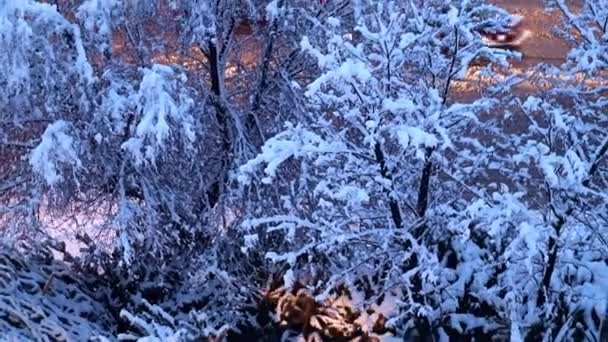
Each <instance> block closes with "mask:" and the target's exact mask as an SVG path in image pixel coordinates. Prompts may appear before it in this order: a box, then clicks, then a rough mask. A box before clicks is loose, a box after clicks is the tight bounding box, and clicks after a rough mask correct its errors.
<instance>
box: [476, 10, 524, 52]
mask: <svg viewBox="0 0 608 342" xmlns="http://www.w3.org/2000/svg"><path fill="white" fill-rule="evenodd" d="M522 22H523V17H520V16H513V19H512V21H511V23H510V24H509V25H508V26H507V27H504V28H498V29H497V28H489V27H486V28H481V29H479V30H478V32H479V34H480V35H481V38H482V39H483V41H484V43H485V44H486V45H487V46H488V47H491V48H498V49H509V50H517V49H518V48H519V47H520V46H521V45H522V43H523V42H524V41H526V40H527V39H528V38H529V37H530V31H528V30H526V29H524V28H523V24H522Z"/></svg>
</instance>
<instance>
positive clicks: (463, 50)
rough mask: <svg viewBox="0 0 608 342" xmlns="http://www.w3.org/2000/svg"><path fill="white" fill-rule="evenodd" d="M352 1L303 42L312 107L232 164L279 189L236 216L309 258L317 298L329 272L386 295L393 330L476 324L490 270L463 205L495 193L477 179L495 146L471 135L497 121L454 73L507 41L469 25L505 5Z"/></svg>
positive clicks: (500, 20) (504, 18)
mask: <svg viewBox="0 0 608 342" xmlns="http://www.w3.org/2000/svg"><path fill="white" fill-rule="evenodd" d="M349 6H350V7H349V8H350V11H351V17H331V16H330V17H327V18H325V20H324V21H322V22H315V25H316V26H318V27H319V29H318V30H317V31H316V33H315V34H314V35H312V34H311V35H308V36H305V37H303V39H302V40H301V42H300V46H301V48H302V50H303V51H305V52H307V53H308V54H309V55H310V57H311V58H313V59H315V60H316V62H317V67H318V76H317V77H316V78H314V79H313V80H311V81H310V82H307V83H305V84H302V85H301V86H302V93H303V96H305V97H306V98H307V100H308V103H307V104H308V106H307V110H308V111H309V119H308V121H307V122H298V123H288V124H287V125H286V127H285V130H284V131H283V132H281V133H280V134H278V135H276V136H274V137H273V138H271V139H269V140H268V141H267V143H266V144H265V145H264V146H263V147H262V152H261V153H260V154H259V155H258V156H257V157H256V158H254V159H252V160H251V161H249V162H248V163H247V164H245V165H243V166H242V167H241V168H240V173H239V177H240V180H241V182H242V183H243V184H245V185H247V186H254V187H264V186H271V187H274V188H278V189H279V193H278V194H277V197H278V200H277V201H276V202H277V203H279V205H278V206H277V207H274V208H266V207H262V208H260V210H259V213H258V214H257V215H258V216H257V217H253V218H251V219H249V220H246V221H245V222H244V223H243V226H244V227H245V228H246V230H247V231H248V233H249V234H250V235H249V241H252V243H251V245H252V246H250V248H249V249H251V250H253V251H255V249H256V247H257V248H260V249H261V250H262V251H264V252H265V255H266V257H267V258H269V259H271V260H272V261H274V262H282V263H287V264H288V265H289V266H290V269H293V270H295V272H296V273H298V272H301V271H302V269H306V272H307V273H310V274H312V278H313V279H314V281H313V282H312V283H309V285H310V286H311V288H312V289H313V290H312V291H314V292H315V294H316V295H317V299H319V300H322V299H324V298H326V297H327V296H328V295H330V293H331V291H332V290H333V289H334V287H335V286H336V285H338V284H346V285H347V286H348V287H350V288H351V289H352V290H353V291H356V292H359V293H365V295H364V296H363V297H364V298H363V301H364V302H365V301H374V300H375V299H377V298H378V297H380V296H384V298H386V297H390V298H391V299H392V300H395V301H397V303H398V306H399V307H400V309H399V310H398V314H396V315H394V316H393V318H392V320H391V321H390V322H391V323H392V325H393V326H394V327H395V328H396V329H397V330H398V331H399V333H400V334H425V335H428V334H437V336H441V335H442V334H456V335H457V334H461V335H466V336H478V337H479V336H483V335H482V334H483V332H484V331H488V330H487V329H485V328H484V327H483V326H484V325H488V326H499V325H501V324H502V323H500V322H499V320H500V319H501V317H500V316H499V315H498V314H497V313H496V312H493V311H491V310H484V309H483V308H481V309H480V308H479V307H483V305H486V304H488V303H491V301H492V300H493V298H492V297H491V295H490V294H487V293H486V292H484V290H483V289H484V287H485V286H490V284H488V283H489V282H490V281H491V280H490V279H492V278H493V277H492V276H491V275H488V276H486V275H481V276H476V275H474V272H473V270H474V269H476V268H479V267H485V264H487V263H489V262H490V260H488V258H491V255H489V253H487V252H485V251H484V250H483V249H484V248H487V246H482V245H481V244H483V243H484V241H475V239H472V236H473V235H475V234H481V233H483V232H479V231H477V230H482V229H473V228H474V227H472V226H473V225H471V226H467V225H461V224H460V219H461V211H462V210H463V209H464V208H466V207H467V205H468V203H469V201H468V200H469V199H470V198H471V197H473V198H479V200H480V201H482V202H484V201H489V202H492V201H493V200H492V199H491V198H488V197H489V196H488V195H489V194H490V193H486V192H484V191H482V190H480V188H479V186H477V185H476V182H477V181H478V180H479V179H478V178H479V177H482V176H484V173H485V172H487V169H488V167H489V166H490V161H491V159H490V156H491V154H492V153H493V151H492V148H491V147H490V146H484V144H483V143H482V142H481V141H482V139H481V137H482V136H484V135H486V136H488V135H492V134H493V133H494V127H493V126H492V123H491V122H483V120H482V119H481V117H480V115H479V113H481V112H484V111H487V110H492V109H493V108H494V107H495V106H497V102H498V100H495V99H490V98H480V99H478V100H474V101H471V102H461V101H459V99H458V97H457V95H458V93H456V92H454V91H453V87H454V84H455V82H456V81H459V80H463V79H464V78H465V75H466V71H467V70H468V67H469V65H470V64H471V62H473V61H474V60H476V59H479V58H486V59H489V60H490V61H493V62H496V63H504V62H505V58H506V57H507V56H509V55H511V54H509V53H505V52H501V51H496V50H492V49H489V48H487V47H486V46H485V45H484V44H483V42H482V40H481V37H480V35H479V33H478V31H479V30H480V29H481V28H485V29H487V28H492V27H494V28H496V29H498V28H500V27H501V26H502V25H504V24H505V23H506V22H508V20H509V16H508V14H507V13H505V12H504V11H501V10H499V9H498V8H496V7H493V6H490V5H485V4H483V3H482V2H479V1H462V2H460V1H453V2H450V3H446V2H444V1H436V2H434V1H431V2H429V1H425V2H416V1H410V2H396V1H395V2H393V1H386V2H376V1H353V2H349ZM265 184H267V185H265ZM496 200H497V201H498V200H499V199H496ZM254 203H256V202H254ZM471 240H473V241H471ZM478 240H483V237H479V238H478ZM487 267H490V268H493V267H494V266H487ZM293 272H294V271H291V270H290V271H288V272H287V273H286V277H285V283H286V286H290V285H292V284H293V282H294V278H293V276H290V274H292V273H293ZM490 272H491V270H489V271H488V273H490ZM366 282H367V284H369V283H370V282H371V283H372V285H371V288H370V286H369V285H366ZM472 287H473V288H472ZM471 291H472V292H473V293H474V294H471V293H469V292H471ZM482 295H483V296H482ZM359 304H363V303H359ZM475 334H481V335H475ZM491 334H496V329H493V331H492V333H491Z"/></svg>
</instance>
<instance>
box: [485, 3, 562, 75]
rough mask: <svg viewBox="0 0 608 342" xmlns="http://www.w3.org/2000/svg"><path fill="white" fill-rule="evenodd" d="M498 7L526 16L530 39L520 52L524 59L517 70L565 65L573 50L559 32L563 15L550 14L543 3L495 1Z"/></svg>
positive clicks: (524, 27) (525, 21)
mask: <svg viewBox="0 0 608 342" xmlns="http://www.w3.org/2000/svg"><path fill="white" fill-rule="evenodd" d="M492 2H493V3H494V4H496V5H498V6H500V7H502V8H504V9H506V10H508V11H509V12H511V13H513V14H517V15H520V16H522V17H523V22H522V25H523V29H525V30H528V31H529V32H530V34H531V35H530V37H529V38H528V39H527V40H526V41H525V42H524V43H523V44H522V45H521V47H520V49H519V51H520V52H521V53H522V54H523V55H524V58H523V60H521V61H518V62H514V63H513V67H514V68H521V69H527V68H530V67H532V66H534V65H536V64H539V63H552V64H561V63H562V62H563V61H564V58H565V57H566V54H567V53H568V51H569V50H570V47H569V46H568V43H566V41H565V40H564V39H562V38H561V37H560V36H559V34H558V33H557V32H556V29H557V28H558V27H559V24H560V22H561V20H562V17H561V15H560V14H559V12H557V11H555V12H548V11H547V10H546V5H545V1H543V0H493V1H492Z"/></svg>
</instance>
